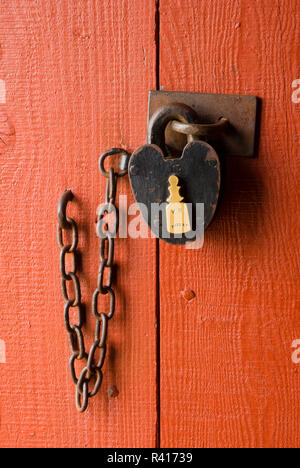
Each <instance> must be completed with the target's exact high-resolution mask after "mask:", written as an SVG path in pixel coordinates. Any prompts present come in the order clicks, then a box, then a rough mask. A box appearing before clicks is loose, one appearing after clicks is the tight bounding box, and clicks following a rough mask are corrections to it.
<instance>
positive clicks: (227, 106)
mask: <svg viewBox="0 0 300 468" xmlns="http://www.w3.org/2000/svg"><path fill="white" fill-rule="evenodd" d="M174 103H181V104H185V105H187V106H189V107H191V108H192V109H193V110H194V111H195V112H196V114H197V115H198V118H199V122H198V123H197V124H193V125H188V124H185V123H182V122H178V121H172V122H170V123H169V124H168V126H167V128H166V132H165V141H166V145H167V147H168V148H169V150H170V151H171V152H172V153H173V154H174V156H175V155H180V154H181V153H182V150H183V147H184V146H185V144H186V142H187V135H193V136H198V137H200V138H201V139H203V140H205V141H207V142H209V143H212V145H213V146H214V147H215V148H216V149H217V151H219V152H220V153H221V154H223V155H224V156H240V157H244V158H253V157H256V156H257V148H258V133H259V132H258V129H259V117H260V100H259V99H258V98H257V97H256V96H242V95H230V94H203V93H189V92H174V91H150V95H149V109H148V122H150V120H151V117H152V116H153V114H154V113H155V112H156V111H157V110H158V109H159V108H161V107H163V106H169V105H170V104H174ZM225 123H226V125H224V124H225Z"/></svg>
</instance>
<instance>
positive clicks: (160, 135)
mask: <svg viewBox="0 0 300 468" xmlns="http://www.w3.org/2000/svg"><path fill="white" fill-rule="evenodd" d="M172 120H177V121H179V122H182V123H184V124H192V123H196V122H197V114H196V112H195V111H194V110H193V109H192V108H191V107H189V106H187V105H186V104H182V103H172V104H169V105H167V106H162V107H160V108H159V109H157V111H156V112H155V113H154V114H153V115H152V117H151V119H150V121H149V124H148V132H147V143H148V144H154V145H157V146H159V147H160V148H162V149H163V148H165V130H166V127H167V125H168V123H169V122H171V121H172Z"/></svg>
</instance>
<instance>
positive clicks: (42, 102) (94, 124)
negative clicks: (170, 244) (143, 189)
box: [0, 0, 156, 447]
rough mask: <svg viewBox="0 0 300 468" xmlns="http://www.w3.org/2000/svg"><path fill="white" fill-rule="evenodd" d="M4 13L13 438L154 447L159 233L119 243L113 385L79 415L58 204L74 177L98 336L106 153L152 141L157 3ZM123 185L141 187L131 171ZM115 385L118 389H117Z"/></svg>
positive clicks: (86, 296)
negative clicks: (98, 221)
mask: <svg viewBox="0 0 300 468" xmlns="http://www.w3.org/2000/svg"><path fill="white" fill-rule="evenodd" d="M0 22H1V23H0V44H1V52H0V55H1V56H0V78H1V79H5V82H6V96H7V103H6V104H1V112H2V114H3V115H4V116H5V118H6V116H9V118H10V121H11V123H12V124H13V128H14V129H15V133H16V139H15V142H14V139H13V138H10V139H9V140H6V142H8V141H9V142H10V143H9V145H6V146H5V151H4V147H3V146H0V157H1V209H0V210H1V216H0V224H1V229H0V244H1V258H0V273H1V286H0V303H1V312H0V321H1V327H0V339H1V340H4V341H5V344H6V364H2V363H1V359H2V360H3V353H2V356H1V358H0V394H1V402H0V445H1V446H2V447H105V446H108V447H128V446H131V447H145V446H154V444H155V438H156V343H155V337H156V329H155V300H156V298H155V293H154V292H155V290H156V264H155V244H154V243H153V242H152V243H148V244H147V243H146V242H136V241H134V240H127V239H124V240H120V241H118V240H117V241H116V251H115V255H116V261H117V263H118V265H119V268H118V288H117V290H118V292H117V310H116V314H115V316H114V318H113V320H112V321H111V322H110V324H109V325H110V327H109V339H108V341H109V349H108V361H107V362H106V364H105V367H104V381H103V387H102V390H101V392H100V394H99V395H98V396H97V397H95V398H94V399H93V400H92V401H91V405H90V407H89V409H88V412H87V413H86V414H84V415H79V414H77V412H76V409H75V399H74V391H75V389H74V385H73V383H72V382H71V379H70V376H69V369H68V358H69V355H70V352H69V347H68V340H67V335H66V332H65V330H64V326H63V302H62V298H61V295H60V280H59V263H58V253H59V251H58V247H57V242H56V207H57V202H58V199H59V197H60V195H61V193H62V192H63V190H64V189H65V188H67V187H68V188H72V190H73V191H74V194H75V196H76V200H77V201H76V202H74V203H73V204H72V207H71V206H70V214H71V215H73V216H74V217H75V218H76V220H77V221H78V223H79V235H80V249H81V251H82V254H83V255H82V260H83V268H82V271H81V272H80V279H81V281H82V285H83V300H84V302H86V303H88V307H87V315H88V324H87V327H86V328H85V333H86V334H87V335H88V337H89V340H88V344H90V343H91V342H92V338H93V327H94V320H93V318H92V317H91V307H90V299H91V295H92V292H93V290H94V288H95V286H96V278H97V269H98V263H99V260H98V240H97V238H96V232H95V225H94V221H95V217H96V208H97V205H98V204H99V203H100V201H101V200H103V197H104V189H105V180H104V179H103V178H102V177H101V176H100V173H99V171H98V166H97V164H98V156H99V154H100V152H101V151H104V150H106V149H108V148H110V147H112V146H120V145H122V146H123V147H124V148H126V149H129V150H132V149H133V148H134V147H136V146H138V145H140V144H142V143H144V141H145V138H144V135H145V132H146V122H147V98H148V91H149V89H151V88H154V87H155V80H156V70H155V0H142V1H141V0H118V1H117V2H116V1H114V0H101V1H96V0H88V1H85V0H76V1H69V0H62V1H59V2H53V1H50V0H43V1H42V0H40V1H31V0H21V1H20V0H17V1H14V0H4V1H2V2H1V10H0ZM2 96H3V93H2ZM2 114H1V115H2ZM10 128H11V127H10ZM2 129H4V130H5V129H6V126H3V125H2V124H1V126H0V133H1V132H2ZM5 131H6V130H5ZM13 133H14V132H12V134H13ZM120 187H121V189H120V191H121V193H123V194H128V193H129V191H130V189H129V182H128V179H127V180H125V179H122V180H121V181H120ZM129 201H130V202H132V201H133V198H132V197H130V199H129ZM140 265H142V266H143V267H142V268H141V267H140ZM2 348H3V346H2ZM113 385H116V386H117V388H118V391H119V396H118V397H116V398H109V397H108V389H109V387H111V386H113Z"/></svg>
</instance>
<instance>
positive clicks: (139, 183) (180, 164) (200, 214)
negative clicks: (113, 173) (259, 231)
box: [129, 103, 221, 244]
mask: <svg viewBox="0 0 300 468" xmlns="http://www.w3.org/2000/svg"><path fill="white" fill-rule="evenodd" d="M171 121H179V122H182V123H184V124H194V123H197V121H198V116H197V114H196V113H195V112H194V111H193V109H192V108H190V107H188V106H186V105H185V104H181V103H180V104H177V103H175V104H170V105H168V106H164V107H162V108H160V109H158V110H157V112H155V113H154V115H153V116H152V118H151V119H150V122H149V125H148V144H146V145H143V146H141V147H139V148H137V149H136V150H135V151H134V153H133V154H132V157H131V159H130V163H129V177H130V182H131V187H132V190H133V193H134V197H135V199H136V201H137V203H138V205H139V208H140V211H141V213H142V215H143V217H144V219H145V221H146V222H147V223H148V225H149V227H150V229H151V231H152V232H153V233H154V234H155V236H156V237H159V238H160V239H162V240H164V241H166V242H169V243H171V244H186V243H187V242H192V241H195V240H196V239H197V238H198V237H199V236H202V235H203V231H204V229H206V228H207V227H208V226H209V224H210V223H211V221H212V219H213V217H214V215H215V212H216V208H217V205H218V201H219V197H220V188H221V163H220V159H219V157H218V155H217V153H216V151H215V150H214V148H213V147H212V146H211V145H209V144H208V143H207V142H205V141H202V140H196V139H195V137H193V136H190V137H189V138H188V143H187V144H186V146H185V148H184V149H183V153H182V155H181V157H179V158H174V157H173V156H172V155H169V154H168V149H167V147H166V144H165V130H166V127H167V125H168V124H169V122H171Z"/></svg>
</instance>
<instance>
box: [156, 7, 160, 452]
mask: <svg viewBox="0 0 300 468" xmlns="http://www.w3.org/2000/svg"><path fill="white" fill-rule="evenodd" d="M159 7H160V0H156V13H155V46H156V89H157V91H159V89H160V9H159ZM160 415H161V406H160V275H159V239H156V443H155V446H156V448H160V430H161V428H160V419H161V418H160Z"/></svg>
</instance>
